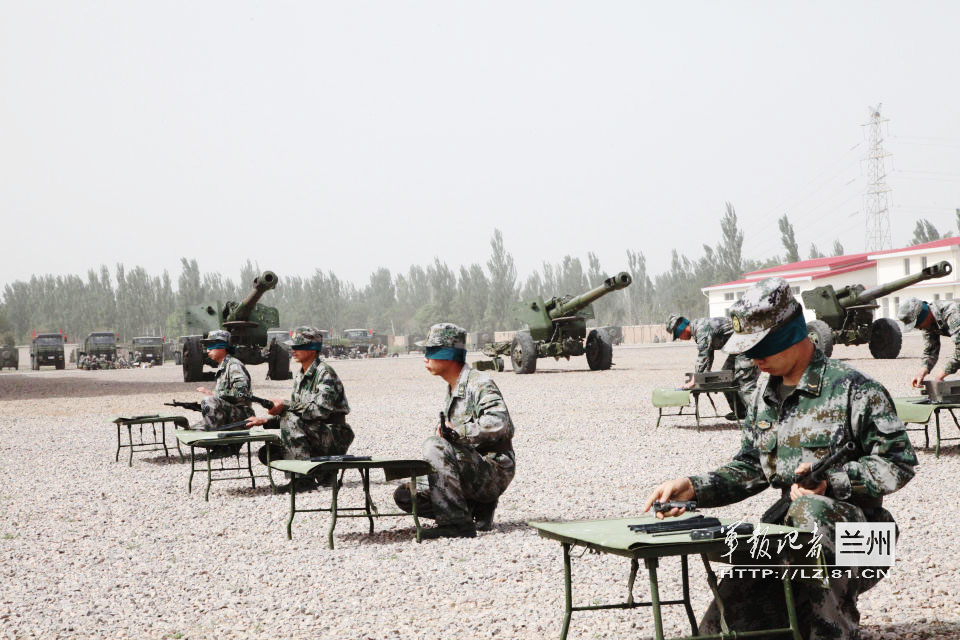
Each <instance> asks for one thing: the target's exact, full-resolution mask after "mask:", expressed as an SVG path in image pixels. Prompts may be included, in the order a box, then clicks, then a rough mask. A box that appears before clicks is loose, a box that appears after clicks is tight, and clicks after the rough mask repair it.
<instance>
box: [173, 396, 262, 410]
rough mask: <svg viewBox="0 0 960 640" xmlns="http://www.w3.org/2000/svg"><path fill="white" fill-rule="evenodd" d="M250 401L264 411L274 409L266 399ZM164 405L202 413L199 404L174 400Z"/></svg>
mask: <svg viewBox="0 0 960 640" xmlns="http://www.w3.org/2000/svg"><path fill="white" fill-rule="evenodd" d="M250 400H251V401H253V402H256V403H257V404H259V405H260V406H261V407H263V408H264V409H267V410H269V409H273V401H272V400H267V399H266V398H260V397H258V396H250ZM163 404H165V405H166V406H168V407H180V408H181V409H188V410H190V411H200V403H199V402H177V401H176V400H174V401H173V402H164V403H163Z"/></svg>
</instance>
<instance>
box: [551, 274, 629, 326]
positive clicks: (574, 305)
mask: <svg viewBox="0 0 960 640" xmlns="http://www.w3.org/2000/svg"><path fill="white" fill-rule="evenodd" d="M631 282H633V278H631V277H630V274H629V273H627V272H626V271H621V272H620V273H618V274H617V275H615V276H613V277H610V278H607V279H606V280H604V281H603V284H602V285H600V286H599V287H597V288H596V289H591V290H590V291H587V292H586V293H584V294H582V295H579V296H576V297H574V298H571V299H569V300H567V301H566V302H564V303H563V304H560V305H557V306H556V307H555V308H554V309H553V310H551V311H550V317H551V318H563V317H564V316H568V315H570V314H571V313H576V312H577V311H579V310H580V309H583V308H584V307H586V306H587V305H589V304H591V303H592V302H593V301H594V300H596V299H597V298H602V297H603V296H605V295H607V294H608V293H610V292H612V291H616V290H618V289H624V288H626V287H628V286H630V283H631Z"/></svg>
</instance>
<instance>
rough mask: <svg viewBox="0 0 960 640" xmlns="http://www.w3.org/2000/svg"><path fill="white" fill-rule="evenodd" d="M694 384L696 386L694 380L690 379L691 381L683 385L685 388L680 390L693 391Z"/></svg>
mask: <svg viewBox="0 0 960 640" xmlns="http://www.w3.org/2000/svg"><path fill="white" fill-rule="evenodd" d="M693 384H694V382H693V378H690V379H689V380H687V381H686V382H684V383H683V386H681V387H680V388H681V389H693Z"/></svg>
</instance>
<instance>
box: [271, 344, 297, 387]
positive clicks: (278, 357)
mask: <svg viewBox="0 0 960 640" xmlns="http://www.w3.org/2000/svg"><path fill="white" fill-rule="evenodd" d="M292 377H293V374H292V373H290V352H289V351H287V350H286V349H284V348H283V347H281V346H280V345H279V344H277V343H276V342H271V343H270V352H269V353H268V354H267V378H268V379H270V380H289V379H290V378H292Z"/></svg>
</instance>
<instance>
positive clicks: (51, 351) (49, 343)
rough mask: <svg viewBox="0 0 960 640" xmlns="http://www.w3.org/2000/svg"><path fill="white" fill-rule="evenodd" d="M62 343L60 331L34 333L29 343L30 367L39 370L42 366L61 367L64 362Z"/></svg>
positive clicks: (62, 337)
mask: <svg viewBox="0 0 960 640" xmlns="http://www.w3.org/2000/svg"><path fill="white" fill-rule="evenodd" d="M63 343H64V335H63V334H62V333H35V334H34V335H33V341H32V342H31V343H30V368H31V369H33V370H34V371H39V370H40V367H42V366H53V367H54V368H56V369H63V368H64V363H65V362H66V358H64V355H63Z"/></svg>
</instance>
